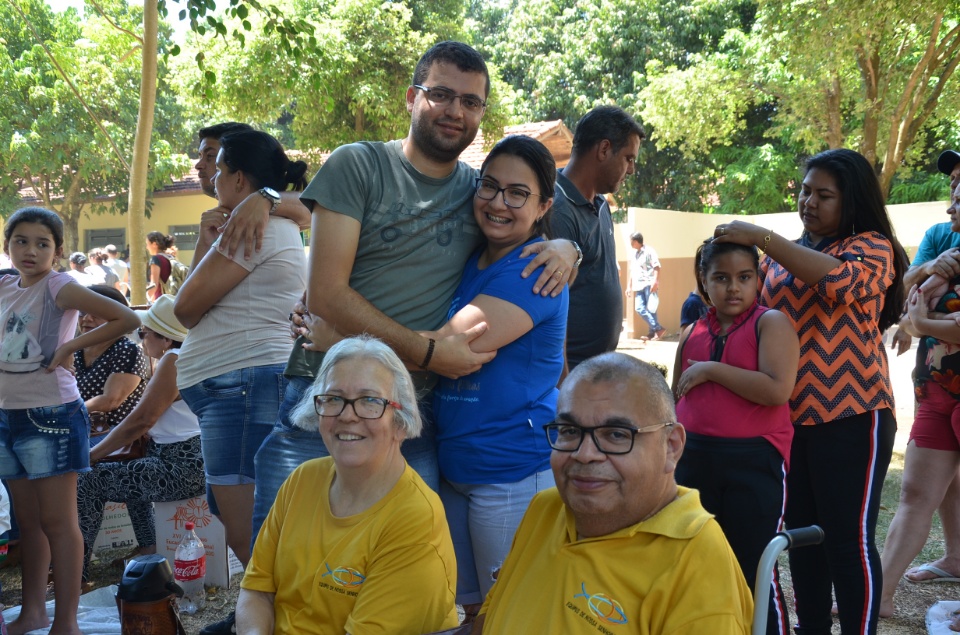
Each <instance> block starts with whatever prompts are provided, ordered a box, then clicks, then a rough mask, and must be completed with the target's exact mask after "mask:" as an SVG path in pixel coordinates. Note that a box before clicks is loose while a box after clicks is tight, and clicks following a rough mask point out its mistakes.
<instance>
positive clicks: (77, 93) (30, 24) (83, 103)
mask: <svg viewBox="0 0 960 635" xmlns="http://www.w3.org/2000/svg"><path fill="white" fill-rule="evenodd" d="M7 2H9V3H10V5H11V6H12V7H13V8H14V10H15V11H16V12H17V13H19V14H20V17H21V18H23V21H24V23H25V24H26V25H27V26H28V27H30V31H32V32H33V37H34V38H35V39H36V40H37V43H38V44H40V47H41V48H43V52H44V53H46V54H47V57H48V58H50V63H51V64H53V67H54V68H55V69H56V70H57V73H58V74H59V75H60V77H61V78H62V79H63V81H65V82H66V83H67V86H69V87H70V90H71V92H73V94H74V96H75V97H76V98H77V100H78V101H79V102H80V105H81V106H83V109H84V110H86V111H87V114H88V115H90V118H91V119H92V120H93V123H95V124H96V125H97V128H99V129H100V132H102V133H103V136H104V137H106V138H107V141H108V142H109V143H110V147H111V148H113V152H114V153H115V154H116V155H117V158H118V159H119V160H120V164H121V165H123V167H124V169H125V170H127V171H129V170H130V165H129V164H128V163H127V160H126V159H125V158H124V156H123V154H121V152H120V148H118V147H117V144H116V143H114V141H113V139H112V138H111V137H110V134H109V133H108V132H107V129H106V128H104V127H103V124H102V123H101V122H100V120H99V119H98V118H97V116H96V115H95V114H93V110H91V109H90V106H88V105H87V102H86V101H84V99H83V97H82V96H81V95H80V91H79V90H77V87H76V86H75V85H74V83H73V82H72V81H71V80H70V78H69V77H68V76H67V74H66V72H64V70H63V68H62V67H61V66H60V63H59V62H57V58H55V57H54V56H53V53H52V52H51V51H50V49H49V48H47V43H46V42H44V41H43V38H41V37H40V34H39V33H37V29H36V28H35V27H34V26H33V22H31V21H30V19H29V18H28V17H27V16H26V15H25V14H24V13H23V11H21V10H20V7H19V6H18V5H17V3H16V2H14V1H13V0H7Z"/></svg>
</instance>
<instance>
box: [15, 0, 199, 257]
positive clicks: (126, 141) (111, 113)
mask: <svg viewBox="0 0 960 635" xmlns="http://www.w3.org/2000/svg"><path fill="white" fill-rule="evenodd" d="M18 6H19V8H20V9H21V10H22V11H23V15H21V14H20V13H19V12H17V11H16V10H14V8H13V7H12V6H11V5H10V3H0V39H2V40H3V41H4V42H5V44H6V47H5V48H4V49H3V50H0V84H2V85H3V86H4V90H3V91H2V97H0V122H2V123H0V144H2V147H3V148H4V151H3V152H0V191H2V193H3V196H4V204H3V207H2V211H3V213H4V214H9V213H10V212H11V211H12V210H14V209H16V207H18V206H19V204H20V200H19V196H18V194H17V192H18V191H19V190H21V189H26V191H27V192H28V195H32V196H33V197H35V198H36V199H38V200H39V202H40V204H41V205H44V206H46V207H50V208H52V209H55V210H57V211H58V213H60V215H61V216H62V217H63V219H64V224H65V229H66V240H67V242H66V245H67V248H68V249H76V248H77V245H78V241H79V236H78V235H77V222H78V220H79V218H80V214H81V213H90V212H93V213H99V212H102V211H105V210H106V209H108V207H110V206H112V205H114V204H120V205H121V206H123V201H124V197H123V196H122V194H123V193H124V192H125V191H126V188H127V177H128V167H127V165H128V163H129V160H130V158H129V155H128V154H125V153H124V150H122V149H124V148H129V147H130V146H131V145H132V141H133V135H134V130H135V129H136V120H137V107H138V95H139V72H140V69H139V61H140V56H139V54H138V53H139V51H138V43H137V41H136V40H135V39H132V38H131V37H130V35H129V34H128V33H126V32H125V31H128V32H132V31H133V30H135V29H136V25H137V24H138V23H139V21H140V20H141V9H139V8H137V7H129V8H128V7H126V6H125V5H121V4H118V3H114V4H110V3H105V5H104V9H105V10H106V11H107V12H108V15H109V20H108V19H105V18H103V17H97V16H92V15H91V16H88V17H87V19H85V20H83V21H81V20H80V18H79V16H78V14H77V13H76V11H73V10H69V11H66V12H64V13H60V14H54V13H53V12H52V11H51V10H50V9H49V7H48V6H47V5H46V4H45V3H44V2H42V1H39V0H29V1H23V2H19V3H18ZM118 27H119V28H118ZM34 31H35V32H34ZM37 36H39V40H38V37H37ZM41 42H42V44H41ZM51 56H52V57H53V59H54V60H56V62H57V64H58V65H59V66H60V68H61V69H62V70H64V71H65V72H67V73H69V74H68V78H69V80H70V82H69V83H68V82H67V81H65V79H64V77H63V76H62V75H61V74H60V72H58V71H57V70H56V68H55V66H54V65H53V62H52V61H51ZM71 84H72V85H73V87H74V88H75V89H76V92H74V90H73V88H71ZM161 94H163V97H162V98H161V99H160V100H159V101H158V118H157V119H158V122H159V125H158V127H157V130H156V134H155V136H154V138H153V152H152V154H151V157H150V184H151V186H152V188H157V187H160V186H161V185H162V184H163V183H164V182H165V181H168V180H169V178H170V177H171V175H177V176H179V175H180V174H182V173H183V172H184V171H185V170H186V168H187V165H186V161H185V158H184V157H182V156H177V155H175V154H174V153H173V152H172V148H171V146H170V144H169V143H168V142H166V141H164V140H163V139H162V138H161V135H162V136H163V137H168V136H176V135H179V134H181V131H180V130H179V129H178V126H177V122H178V121H180V120H181V116H180V114H179V112H178V110H177V104H176V100H175V99H173V98H172V97H171V96H170V95H169V94H164V93H163V91H161ZM81 100H82V101H81ZM83 103H86V105H87V107H88V108H89V109H90V112H88V111H87V110H85V109H84V106H83ZM91 113H92V115H91ZM98 124H99V125H98ZM108 137H109V139H108ZM114 147H116V148H119V149H121V155H120V156H118V155H117V154H116V152H115V150H114ZM152 188H151V189H152ZM113 196H116V203H115V202H114V201H112V200H109V199H108V197H113Z"/></svg>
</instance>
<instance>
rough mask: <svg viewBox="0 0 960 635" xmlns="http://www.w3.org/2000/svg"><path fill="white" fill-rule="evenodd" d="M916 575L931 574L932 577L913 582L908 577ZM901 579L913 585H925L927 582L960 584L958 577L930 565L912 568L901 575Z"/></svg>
mask: <svg viewBox="0 0 960 635" xmlns="http://www.w3.org/2000/svg"><path fill="white" fill-rule="evenodd" d="M918 573H932V574H933V575H934V577H932V578H924V579H922V580H914V579H913V578H910V577H908V576H910V575H911V574H912V575H917V574H918ZM903 579H904V580H906V581H907V582H913V583H914V584H925V583H927V582H960V577H958V576H955V575H953V574H952V573H950V572H949V571H944V570H943V569H941V568H940V567H938V566H935V565H933V564H930V563H929V562H928V563H927V564H922V565H920V566H919V567H914V568H913V569H909V570H908V571H907V572H906V573H904V574H903Z"/></svg>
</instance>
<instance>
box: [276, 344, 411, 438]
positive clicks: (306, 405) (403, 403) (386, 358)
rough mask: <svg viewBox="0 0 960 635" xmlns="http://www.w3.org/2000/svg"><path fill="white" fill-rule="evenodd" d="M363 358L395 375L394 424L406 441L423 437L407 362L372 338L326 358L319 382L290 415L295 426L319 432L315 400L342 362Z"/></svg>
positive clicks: (336, 350)
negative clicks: (405, 363)
mask: <svg viewBox="0 0 960 635" xmlns="http://www.w3.org/2000/svg"><path fill="white" fill-rule="evenodd" d="M356 357H360V358H363V359H370V360H373V361H375V362H378V363H379V364H380V365H381V366H383V367H384V368H386V369H387V370H389V371H390V373H391V374H392V375H393V395H392V396H391V397H390V399H391V400H393V401H396V402H397V403H399V404H400V408H399V409H395V410H394V415H393V418H394V423H396V424H397V427H398V428H400V429H402V430H404V431H405V432H406V438H408V439H415V438H417V437H419V436H420V430H421V429H422V427H423V422H422V421H421V420H420V409H419V408H418V407H417V393H416V390H415V389H414V387H413V379H411V377H410V373H409V372H408V371H407V369H406V367H405V366H404V365H403V362H401V361H400V358H399V357H397V354H396V353H394V352H393V349H392V348H390V347H389V346H387V345H386V344H384V343H383V342H381V341H380V340H378V339H377V338H375V337H373V336H371V335H358V336H357V337H348V338H347V339H345V340H342V341H340V342H337V343H336V344H334V345H333V346H332V347H331V348H330V350H329V351H327V354H326V355H325V356H324V358H323V364H321V365H320V370H319V372H318V373H317V378H316V380H314V382H313V384H311V386H310V389H309V390H307V392H306V393H304V395H303V399H301V400H300V403H298V404H297V407H296V408H294V410H293V412H292V413H291V414H290V420H291V421H293V423H294V425H296V426H297V427H298V428H303V429H304V430H316V429H317V428H318V426H319V421H318V419H317V411H316V410H315V409H314V405H313V398H314V397H316V396H317V395H322V394H323V390H324V388H325V385H326V383H327V377H328V376H329V375H330V371H332V370H333V367H334V366H336V365H337V364H339V363H340V362H342V361H344V360H347V359H353V358H356Z"/></svg>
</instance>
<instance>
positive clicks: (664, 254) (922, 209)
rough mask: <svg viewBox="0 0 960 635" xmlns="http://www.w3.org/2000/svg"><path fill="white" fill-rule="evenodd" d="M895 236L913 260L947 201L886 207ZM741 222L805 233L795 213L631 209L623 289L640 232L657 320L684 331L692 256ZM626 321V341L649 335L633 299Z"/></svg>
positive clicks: (623, 249) (623, 245)
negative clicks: (651, 260)
mask: <svg viewBox="0 0 960 635" xmlns="http://www.w3.org/2000/svg"><path fill="white" fill-rule="evenodd" d="M887 209H888V211H889V213H890V218H891V219H892V221H893V226H894V230H895V231H896V233H897V237H898V238H899V239H900V242H901V243H902V244H903V246H904V248H905V249H906V250H907V253H908V255H909V256H910V258H911V259H912V258H913V254H914V253H916V250H917V246H918V245H919V244H920V240H921V239H922V238H923V234H924V232H925V231H926V230H927V229H928V228H929V227H930V226H931V225H935V224H936V223H942V222H945V221H946V220H947V215H946V209H947V203H946V202H934V203H912V204H909V205H890V206H888V208H887ZM735 220H741V221H745V222H748V223H755V224H758V225H762V226H763V227H765V228H767V229H770V230H772V231H774V232H776V233H777V234H780V235H781V236H785V237H787V238H791V239H792V238H797V237H799V236H800V234H801V232H802V231H803V225H802V224H801V223H800V217H799V216H798V215H797V214H796V213H795V212H789V213H783V214H764V215H762V216H735V215H725V214H700V213H692V212H673V211H669V210H657V209H644V208H630V209H629V210H628V212H627V222H626V223H623V224H620V225H617V226H616V229H615V230H614V231H615V232H616V233H617V260H618V261H619V262H620V278H621V283H622V285H623V287H624V288H626V282H627V259H628V258H630V257H632V254H633V250H632V249H631V248H630V234H632V233H633V232H635V231H639V232H640V233H641V234H643V242H644V244H646V245H649V246H651V247H653V248H654V249H655V250H656V251H657V254H658V255H659V257H660V263H661V269H660V281H661V282H660V309H659V311H658V313H657V318H658V319H659V320H660V322H661V323H662V324H663V326H664V328H666V329H667V331H669V332H670V333H676V332H677V331H678V330H679V329H680V307H681V306H682V305H683V301H684V300H685V299H686V298H687V295H689V293H690V292H691V291H693V290H694V289H695V288H696V278H695V277H694V271H693V257H694V254H695V253H696V250H697V246H698V245H699V244H700V243H701V242H703V240H704V239H705V238H709V237H711V236H713V231H714V228H715V227H716V226H717V225H719V224H721V223H729V222H732V221H735ZM624 318H625V324H626V333H627V336H628V337H640V336H642V335H646V334H647V323H646V322H644V321H643V320H642V319H641V318H640V316H639V315H637V313H636V311H634V310H633V299H632V298H628V299H626V301H625V302H624Z"/></svg>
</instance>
